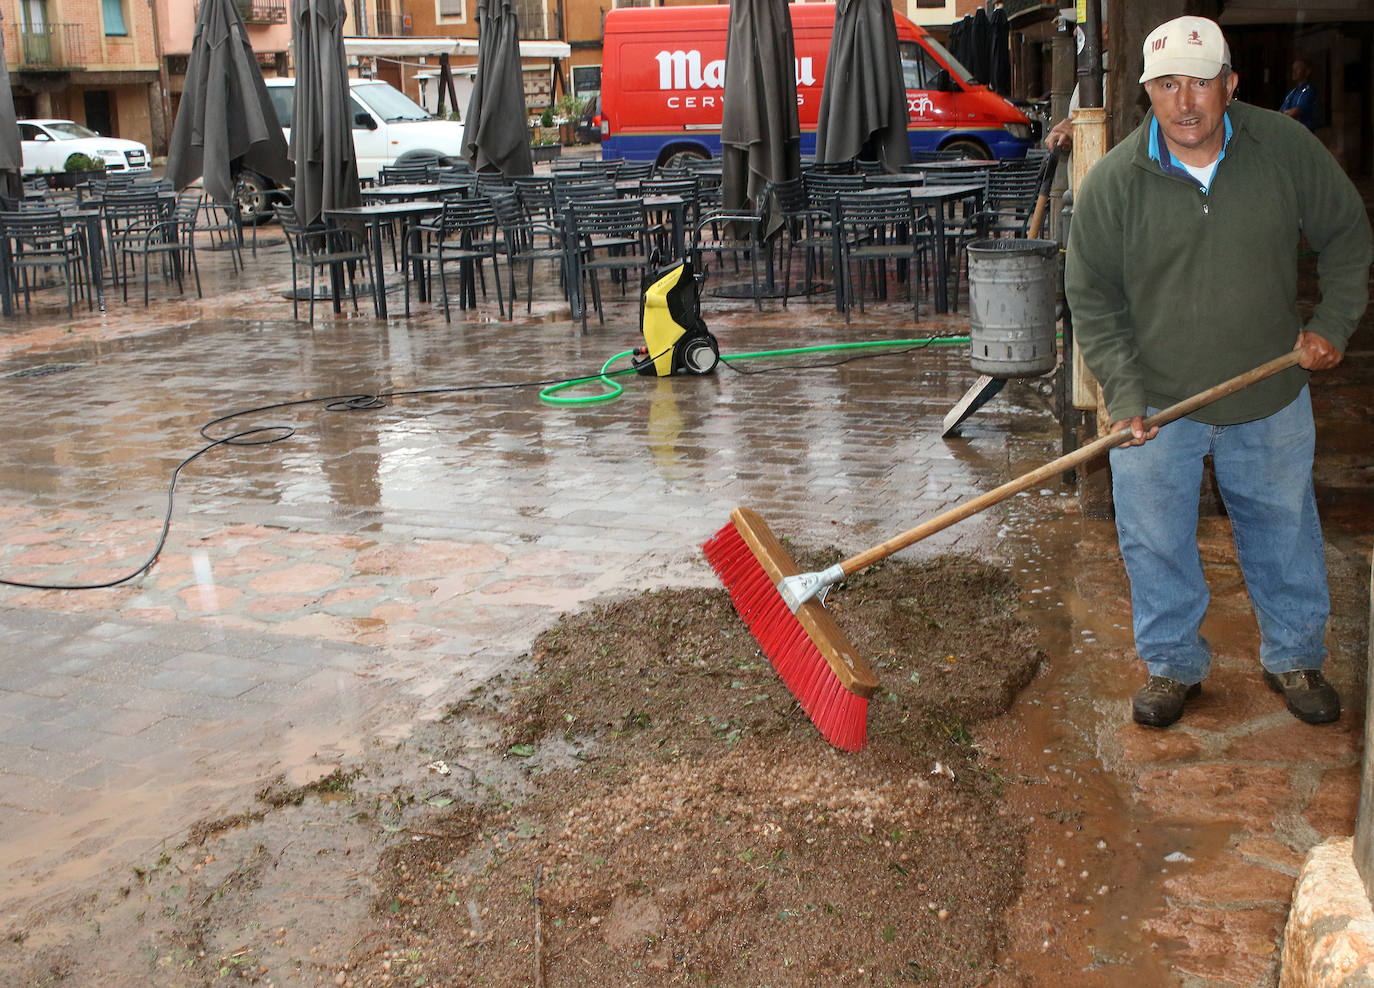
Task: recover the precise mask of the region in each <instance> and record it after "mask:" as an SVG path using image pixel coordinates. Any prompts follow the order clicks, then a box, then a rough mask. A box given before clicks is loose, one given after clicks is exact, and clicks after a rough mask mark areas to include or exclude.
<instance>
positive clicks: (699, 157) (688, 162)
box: [663, 151, 710, 168]
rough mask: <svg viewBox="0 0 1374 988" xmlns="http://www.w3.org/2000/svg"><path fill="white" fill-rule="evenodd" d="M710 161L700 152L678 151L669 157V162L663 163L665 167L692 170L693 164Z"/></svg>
mask: <svg viewBox="0 0 1374 988" xmlns="http://www.w3.org/2000/svg"><path fill="white" fill-rule="evenodd" d="M708 160H710V159H708V158H707V157H706V155H704V154H702V153H701V152H700V151H677V152H674V153H673V154H671V155H669V156H668V160H667V161H665V162H664V163H663V167H664V168H690V167H691V166H692V164H693V162H697V161H708Z"/></svg>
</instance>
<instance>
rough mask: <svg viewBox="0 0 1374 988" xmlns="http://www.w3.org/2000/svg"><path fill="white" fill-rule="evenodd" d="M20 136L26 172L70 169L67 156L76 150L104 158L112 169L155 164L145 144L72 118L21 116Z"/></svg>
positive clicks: (147, 167) (140, 168) (128, 169)
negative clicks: (98, 130)
mask: <svg viewBox="0 0 1374 988" xmlns="http://www.w3.org/2000/svg"><path fill="white" fill-rule="evenodd" d="M19 140H20V146H21V147H22V148H23V152H24V174H25V175H36V174H38V173H40V172H62V171H66V170H67V159H68V158H70V157H71V156H72V155H74V154H84V155H86V157H88V158H99V159H101V160H102V161H104V162H105V170H106V171H108V172H146V171H149V170H150V168H151V163H150V162H149V160H148V148H147V147H146V146H145V145H143V144H140V143H138V141H126V140H123V139H121V138H118V137H102V136H100V135H99V134H97V133H96V132H95V131H93V130H91V129H89V128H87V127H83V126H81V124H79V123H73V122H72V121H70V120H20V121H19Z"/></svg>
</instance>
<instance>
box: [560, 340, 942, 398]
mask: <svg viewBox="0 0 1374 988" xmlns="http://www.w3.org/2000/svg"><path fill="white" fill-rule="evenodd" d="M967 342H969V338H968V337H967V336H927V337H925V338H923V339H918V340H868V341H866V342H862V343H823V344H819V345H817V346H799V347H787V348H786V349H783V350H752V351H750V352H748V353H736V354H731V356H730V360H755V359H760V358H764V357H790V356H794V355H796V354H799V353H821V352H825V351H830V350H866V349H873V348H875V347H899V346H957V345H959V344H962V343H967ZM634 352H635V351H633V350H624V351H622V352H620V353H617V354H616V355H615V356H614V357H612V358H611V359H609V360H607V361H606V362H605V363H604V364H602V365H601V373H599V374H595V375H593V376H591V377H577V378H573V379H572V380H569V381H562V382H560V383H558V384H554V385H551V386H549V387H547V388H545V389H544V390H542V391H540V392H539V397H540V398H542V399H544V400H545V401H547V402H549V403H550V404H554V405H590V404H593V403H595V402H600V401H611V400H612V399H614V398H619V397H620V395H621V394H622V393H623V392H624V390H625V389H624V388H622V387H621V386H620V385H619V384H617V383H616V382H615V381H614V380H613V378H616V377H620V376H622V375H624V374H630V373H633V372H634V368H633V367H625V368H623V369H621V370H617V371H612V370H610V369H609V368H610V366H611V365H612V364H614V363H615V362H616V361H617V360H619V359H620V358H622V357H629V356H632V355H633V354H634ZM722 362H725V363H728V361H722ZM593 381H600V382H601V383H602V384H603V385H604V386H605V387H606V390H605V391H602V392H600V393H598V394H592V395H578V396H575V397H566V398H565V397H562V396H561V395H559V392H560V391H564V390H567V389H568V388H575V387H579V386H581V385H583V384H590V383H592V382H593Z"/></svg>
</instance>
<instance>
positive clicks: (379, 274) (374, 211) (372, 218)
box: [325, 185, 444, 319]
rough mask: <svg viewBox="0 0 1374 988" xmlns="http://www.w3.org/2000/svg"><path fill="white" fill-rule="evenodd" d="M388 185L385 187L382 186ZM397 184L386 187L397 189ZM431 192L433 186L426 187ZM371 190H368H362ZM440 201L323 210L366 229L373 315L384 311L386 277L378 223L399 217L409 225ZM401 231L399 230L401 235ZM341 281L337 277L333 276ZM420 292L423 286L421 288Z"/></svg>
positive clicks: (383, 315)
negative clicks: (368, 245)
mask: <svg viewBox="0 0 1374 988" xmlns="http://www.w3.org/2000/svg"><path fill="white" fill-rule="evenodd" d="M382 187H383V188H388V186H382ZM397 187H398V186H389V188H397ZM426 187H427V188H429V189H430V190H431V192H432V191H433V190H434V189H435V188H437V187H436V186H433V185H431V186H426ZM365 191H372V190H365ZM443 208H444V204H443V202H441V201H439V200H438V199H407V200H403V201H400V202H375V203H371V204H368V205H364V206H344V207H340V208H338V209H326V210H325V217H326V218H327V219H329V220H330V221H332V222H334V223H347V222H349V221H353V222H361V223H362V224H364V225H365V226H366V227H367V228H368V239H369V241H370V242H371V246H372V300H373V311H374V312H376V314H377V318H379V319H385V318H386V317H387V311H386V276H385V275H384V274H383V268H382V226H383V224H386V223H393V222H395V221H396V220H401V221H402V224H403V226H404V227H406V228H408V227H409V225H410V224H411V223H412V222H414V221H415V220H416V219H419V218H420V217H422V216H430V215H433V214H434V213H438V212H442V211H443ZM404 236H405V233H404V230H403V231H402V237H403V238H404ZM336 280H341V279H336ZM421 290H422V291H423V286H422V288H421ZM338 296H339V292H338V290H337V288H336V290H335V294H334V305H335V307H336V308H337V307H338V304H339V297H338Z"/></svg>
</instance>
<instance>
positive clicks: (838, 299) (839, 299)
mask: <svg viewBox="0 0 1374 988" xmlns="http://www.w3.org/2000/svg"><path fill="white" fill-rule="evenodd" d="M867 182H868V180H867V178H866V177H865V176H863V175H852V174H851V175H844V174H837V173H834V172H828V171H824V170H821V171H817V170H815V169H813V170H811V171H808V172H804V173H802V186H803V188H805V189H806V202H807V206H808V208H809V209H810V210H811V211H812V213H813V216H812V219H811V230H810V232H809V234H808V236H809V237H810V238H811V242H812V245H813V246H814V247H815V248H816V249H818V250H820V256H821V258H822V259H824V256H825V254H827V253H828V254H829V255H830V261H831V268H832V270H833V271H834V273H835V305H836V306H837V307H838V308H844V306H845V300H844V282H843V279H841V277H840V241H839V231H838V229H837V228H836V219H835V214H836V210H837V208H838V206H837V203H836V200H837V199H838V197H839V195H840V193H842V192H858V191H861V190H862V189H863V188H864V187H865V186H866V185H867ZM823 247H824V248H825V249H822V248H823ZM822 270H824V266H823V265H822Z"/></svg>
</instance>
